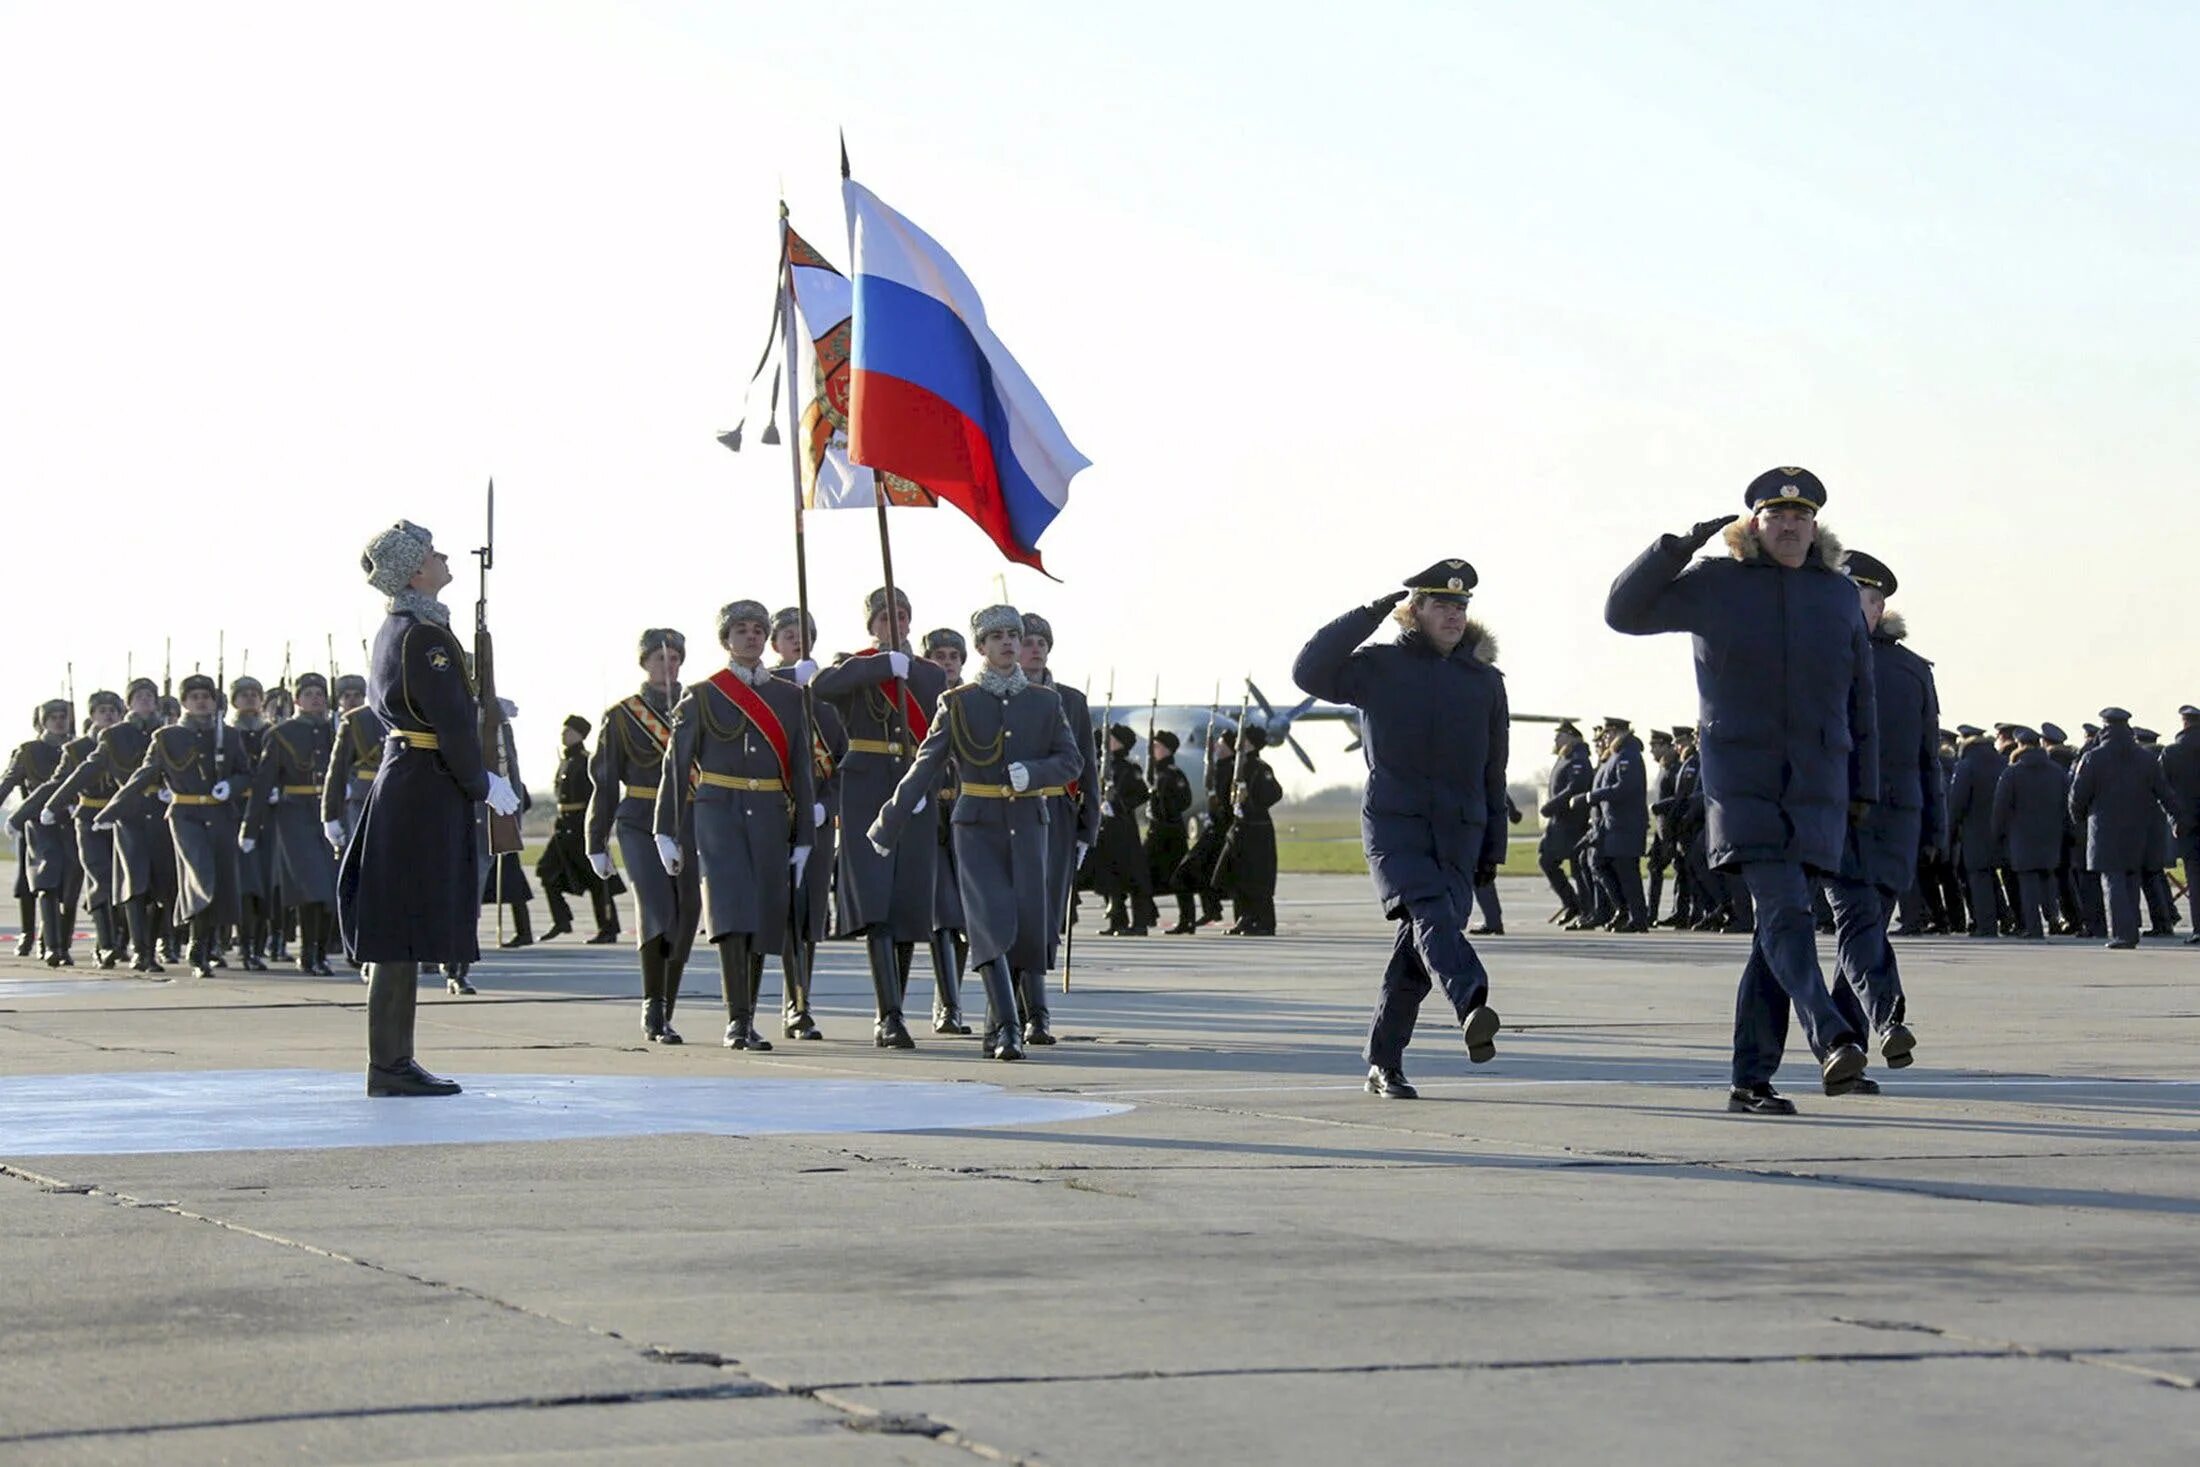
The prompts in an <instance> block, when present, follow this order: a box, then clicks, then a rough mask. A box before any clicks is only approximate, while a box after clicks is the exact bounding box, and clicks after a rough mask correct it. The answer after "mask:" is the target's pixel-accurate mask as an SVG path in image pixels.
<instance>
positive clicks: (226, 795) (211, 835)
mask: <svg viewBox="0 0 2200 1467" xmlns="http://www.w3.org/2000/svg"><path fill="white" fill-rule="evenodd" d="M179 686H180V688H181V690H182V694H183V721H182V722H180V723H177V724H174V725H172V726H171V727H168V728H164V729H162V730H160V731H159V732H158V733H156V734H155V735H154V736H153V738H152V739H151V741H150V742H149V743H148V744H147V746H146V750H145V762H144V763H142V764H140V765H139V766H138V767H137V770H136V771H135V772H134V773H133V774H131V775H130V777H129V778H128V779H126V780H124V781H123V783H122V786H121V787H120V788H119V789H118V790H117V791H116V792H115V797H114V798H113V799H112V800H110V801H109V802H108V804H107V808H106V809H105V810H104V811H102V812H101V814H102V815H103V816H104V817H105V818H104V819H102V820H100V821H98V822H95V823H96V824H100V825H106V826H113V825H115V824H117V823H118V822H120V821H122V820H125V819H126V818H128V816H129V815H130V814H131V813H132V812H133V811H134V810H136V809H138V808H141V807H145V806H147V805H149V804H150V802H151V800H152V799H153V798H154V794H153V791H154V789H155V787H156V786H157V787H159V788H161V789H165V790H166V791H167V792H168V796H167V798H168V837H169V841H170V842H171V844H172V845H173V846H174V848H175V852H176V876H177V884H178V887H179V888H180V889H179V891H178V894H177V899H176V914H177V916H178V917H179V918H181V919H182V920H184V921H186V922H188V923H189V925H190V931H191V976H192V977H194V978H211V977H213V976H214V958H215V953H216V948H217V945H218V944H219V942H220V940H221V932H222V930H223V929H224V928H225V927H228V926H231V925H233V924H234V923H235V922H236V921H237V920H238V912H239V904H238V879H237V857H238V856H239V855H240V854H244V855H249V854H251V853H252V851H254V850H255V849H257V848H258V844H259V816H260V812H259V808H258V807H256V806H254V805H253V804H252V802H251V800H250V798H249V796H250V793H251V790H252V784H253V765H252V760H251V758H250V756H249V755H247V754H246V752H245V747H244V740H243V739H242V738H241V737H239V735H238V733H237V731H236V730H235V729H233V728H231V727H229V726H228V725H227V724H225V723H223V722H222V718H221V695H220V693H219V692H218V691H217V690H216V688H215V686H214V680H213V679H212V678H210V677H207V676H205V675H204V674H202V673H193V674H192V675H191V676H189V677H187V678H185V679H184V680H183V682H182V683H181V684H180V685H179ZM240 790H242V791H243V792H244V798H242V799H240V796H239V791H240ZM263 968H264V965H263Z"/></svg>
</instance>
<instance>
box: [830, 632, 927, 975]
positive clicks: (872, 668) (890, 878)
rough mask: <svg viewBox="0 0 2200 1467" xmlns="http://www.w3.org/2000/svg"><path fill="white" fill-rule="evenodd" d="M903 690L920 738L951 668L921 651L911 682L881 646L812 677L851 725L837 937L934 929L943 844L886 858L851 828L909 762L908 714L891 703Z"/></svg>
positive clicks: (904, 937)
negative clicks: (935, 875)
mask: <svg viewBox="0 0 2200 1467" xmlns="http://www.w3.org/2000/svg"><path fill="white" fill-rule="evenodd" d="M896 688H899V689H902V690H904V691H905V697H906V698H907V699H908V700H912V701H913V702H914V703H915V705H916V706H915V711H914V713H913V714H906V710H907V706H908V705H907V703H906V702H905V703H904V709H905V716H907V717H908V724H909V730H910V733H911V734H912V735H913V736H915V737H916V738H917V739H918V740H919V742H920V743H921V742H922V740H923V739H925V738H927V737H929V736H930V735H929V733H928V732H926V731H925V730H926V728H927V726H928V725H929V724H930V723H931V722H932V721H933V720H934V718H935V717H936V716H937V709H938V705H939V698H940V694H941V693H943V692H945V691H946V689H947V674H946V673H945V672H943V671H941V670H940V668H939V665H938V664H937V663H932V662H927V661H926V660H925V659H923V658H922V657H919V658H916V659H914V660H913V661H911V662H910V664H909V678H908V681H907V682H906V683H900V684H897V682H896V680H895V678H894V675H893V669H892V668H891V667H890V666H889V665H888V663H887V660H886V658H885V656H884V655H883V654H881V653H879V652H877V651H875V650H873V651H869V652H858V653H856V654H855V655H854V656H851V657H842V658H840V659H839V660H837V661H836V662H834V663H833V665H832V666H831V667H828V668H825V669H824V670H823V671H821V672H819V673H818V675H817V676H816V677H815V678H814V679H812V680H811V682H810V692H811V694H812V695H813V696H814V697H815V698H816V699H817V700H818V701H819V702H820V703H830V704H831V705H833V707H834V708H835V709H837V710H838V711H839V714H840V721H841V723H842V724H843V725H844V726H845V727H846V728H847V730H848V757H847V758H846V759H845V760H844V761H842V763H841V766H840V809H839V812H838V813H839V816H840V828H841V831H842V834H843V837H844V838H843V839H842V840H841V842H840V869H839V871H838V872H837V873H836V874H837V876H838V878H839V888H838V890H839V910H838V911H837V912H836V913H835V914H834V919H835V925H834V929H833V931H834V935H835V936H838V937H853V936H854V935H855V934H857V933H859V932H862V931H863V930H865V929H866V928H869V927H877V926H885V927H887V928H889V929H891V930H892V932H893V934H894V940H895V941H896V942H922V941H924V940H925V939H926V938H928V937H930V936H931V935H932V872H933V868H934V867H935V866H937V865H938V864H939V854H940V852H939V843H938V841H937V840H933V841H908V842H905V843H903V844H902V845H901V846H899V847H897V848H896V849H895V851H894V854H893V855H891V856H881V855H880V854H879V853H878V852H877V851H874V850H872V849H871V843H870V842H869V841H867V840H862V839H847V838H845V837H846V835H847V833H848V832H850V831H857V832H860V831H863V830H867V829H869V828H870V825H871V822H872V821H873V820H874V819H876V818H877V817H878V812H879V811H880V809H881V808H883V807H884V806H885V804H886V802H887V801H888V800H890V799H892V798H893V794H894V787H895V785H896V784H897V783H898V782H899V781H900V780H901V778H902V774H903V771H904V770H906V769H907V768H908V758H909V752H910V751H909V750H908V749H907V748H904V747H903V746H902V743H901V739H902V734H901V728H902V717H901V716H897V715H896V713H895V711H894V705H893V704H892V703H890V702H889V701H887V699H888V695H889V692H890V691H891V690H895V689H896Z"/></svg>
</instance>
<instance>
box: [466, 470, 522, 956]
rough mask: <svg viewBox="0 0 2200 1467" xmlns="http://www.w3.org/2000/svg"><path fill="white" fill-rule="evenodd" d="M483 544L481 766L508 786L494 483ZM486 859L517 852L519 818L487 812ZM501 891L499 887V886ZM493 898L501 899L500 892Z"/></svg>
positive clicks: (479, 553) (478, 642)
mask: <svg viewBox="0 0 2200 1467" xmlns="http://www.w3.org/2000/svg"><path fill="white" fill-rule="evenodd" d="M486 523H487V531H488V533H487V536H486V539H487V541H488V543H487V544H485V545H482V546H480V547H479V548H477V549H476V550H475V551H474V559H475V560H476V561H478V562H479V563H480V566H481V587H480V591H479V593H478V594H477V595H476V596H475V598H474V693H475V696H476V697H477V698H478V699H479V700H480V706H481V763H482V767H483V768H484V769H487V770H489V771H490V772H491V773H493V774H500V775H502V776H504V778H505V780H506V781H507V782H512V771H511V768H510V764H511V761H510V760H509V759H508V758H507V757H506V756H505V743H506V739H505V729H506V725H505V719H504V705H503V703H501V702H500V701H498V699H497V671H496V667H497V664H496V643H495V641H494V639H493V638H491V637H490V635H489V570H490V568H491V567H492V566H494V565H495V564H496V544H497V481H496V480H494V479H491V480H490V481H489V498H488V514H487V520H486ZM488 817H489V858H490V859H491V860H497V858H498V857H501V856H505V855H509V854H512V853H514V852H516V851H518V850H519V849H520V833H519V814H518V812H516V811H515V812H514V813H512V814H510V815H499V814H497V813H496V811H494V810H491V811H489V812H488ZM497 871H498V875H499V876H501V875H502V874H503V863H502V862H501V861H499V862H498V867H497ZM500 887H501V883H500ZM497 896H498V897H499V898H501V897H502V896H503V892H502V890H501V889H500V890H499V891H498V892H497ZM503 915H504V904H503V902H502V901H501V900H499V901H498V903H497V917H498V921H499V923H500V924H501V922H502V920H503Z"/></svg>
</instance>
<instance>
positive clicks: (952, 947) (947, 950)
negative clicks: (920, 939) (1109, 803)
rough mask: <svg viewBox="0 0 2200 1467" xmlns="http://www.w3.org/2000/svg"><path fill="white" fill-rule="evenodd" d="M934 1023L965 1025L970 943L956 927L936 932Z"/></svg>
mask: <svg viewBox="0 0 2200 1467" xmlns="http://www.w3.org/2000/svg"><path fill="white" fill-rule="evenodd" d="M931 947H932V1022H933V1023H935V1024H938V1023H942V1022H952V1023H957V1024H960V1023H961V1022H962V1007H963V1003H962V979H963V965H964V964H965V963H967V962H969V961H970V943H969V940H968V939H966V938H965V937H964V936H963V935H962V934H961V933H960V932H957V931H956V930H955V929H954V928H952V927H935V928H933V929H932V944H931Z"/></svg>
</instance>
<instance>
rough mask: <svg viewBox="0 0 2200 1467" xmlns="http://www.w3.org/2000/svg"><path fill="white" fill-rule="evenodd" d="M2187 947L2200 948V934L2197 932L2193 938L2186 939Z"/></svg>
mask: <svg viewBox="0 0 2200 1467" xmlns="http://www.w3.org/2000/svg"><path fill="white" fill-rule="evenodd" d="M2185 946H2186V947H2200V932H2195V933H2194V934H2193V935H2192V936H2190V937H2188V938H2186V939H2185Z"/></svg>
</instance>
